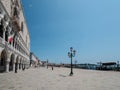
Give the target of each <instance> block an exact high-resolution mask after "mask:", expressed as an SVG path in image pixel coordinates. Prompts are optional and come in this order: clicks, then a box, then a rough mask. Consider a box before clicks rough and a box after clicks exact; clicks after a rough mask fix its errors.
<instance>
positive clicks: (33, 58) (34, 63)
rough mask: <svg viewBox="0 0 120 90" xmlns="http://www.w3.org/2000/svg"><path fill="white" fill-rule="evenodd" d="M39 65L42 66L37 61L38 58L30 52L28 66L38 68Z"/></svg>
mask: <svg viewBox="0 0 120 90" xmlns="http://www.w3.org/2000/svg"><path fill="white" fill-rule="evenodd" d="M40 65H42V62H41V61H40V60H39V59H38V57H37V56H36V55H35V54H34V53H33V52H31V53H30V66H31V67H38V66H40Z"/></svg>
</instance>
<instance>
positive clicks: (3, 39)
mask: <svg viewBox="0 0 120 90" xmlns="http://www.w3.org/2000/svg"><path fill="white" fill-rule="evenodd" d="M4 41H5V30H3V43H4Z"/></svg>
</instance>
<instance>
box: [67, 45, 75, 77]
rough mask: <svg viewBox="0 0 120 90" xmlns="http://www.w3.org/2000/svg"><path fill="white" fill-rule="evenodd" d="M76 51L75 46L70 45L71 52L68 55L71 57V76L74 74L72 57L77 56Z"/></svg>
mask: <svg viewBox="0 0 120 90" xmlns="http://www.w3.org/2000/svg"><path fill="white" fill-rule="evenodd" d="M75 54H76V51H75V50H73V47H70V52H68V57H69V58H71V72H70V76H72V75H73V67H72V66H73V65H72V57H75Z"/></svg>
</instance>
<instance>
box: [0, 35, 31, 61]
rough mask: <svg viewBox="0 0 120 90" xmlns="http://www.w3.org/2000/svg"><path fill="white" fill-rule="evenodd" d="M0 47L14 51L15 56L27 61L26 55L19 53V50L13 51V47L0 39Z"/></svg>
mask: <svg viewBox="0 0 120 90" xmlns="http://www.w3.org/2000/svg"><path fill="white" fill-rule="evenodd" d="M0 46H4V47H5V48H7V49H8V50H11V51H14V52H16V53H17V54H19V55H21V56H23V57H24V58H26V59H29V57H27V56H26V55H24V54H23V53H21V52H20V51H19V50H17V49H15V47H13V46H12V45H11V44H9V43H8V42H7V41H5V40H4V39H3V38H1V37H0Z"/></svg>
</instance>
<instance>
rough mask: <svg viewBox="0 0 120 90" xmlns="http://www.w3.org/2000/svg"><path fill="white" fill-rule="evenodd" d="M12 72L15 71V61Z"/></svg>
mask: <svg viewBox="0 0 120 90" xmlns="http://www.w3.org/2000/svg"><path fill="white" fill-rule="evenodd" d="M13 72H15V62H14V63H13Z"/></svg>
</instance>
